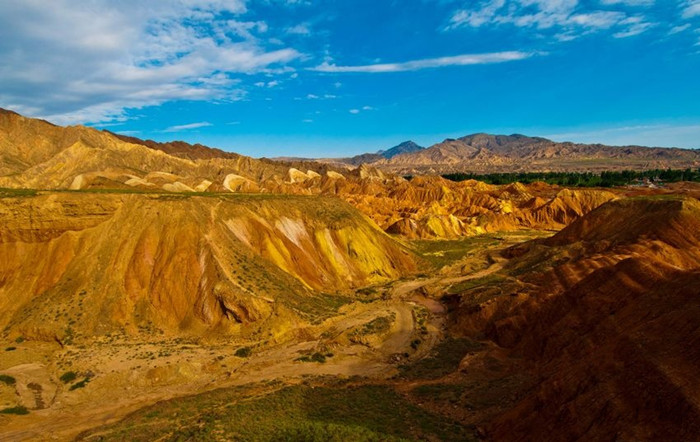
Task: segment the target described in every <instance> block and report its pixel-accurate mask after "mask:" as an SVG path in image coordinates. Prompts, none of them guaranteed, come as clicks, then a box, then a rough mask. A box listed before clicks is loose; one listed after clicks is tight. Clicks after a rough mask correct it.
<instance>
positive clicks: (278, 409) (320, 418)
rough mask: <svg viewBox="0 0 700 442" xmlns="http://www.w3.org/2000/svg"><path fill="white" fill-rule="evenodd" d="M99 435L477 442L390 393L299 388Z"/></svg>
mask: <svg viewBox="0 0 700 442" xmlns="http://www.w3.org/2000/svg"><path fill="white" fill-rule="evenodd" d="M242 393H243V394H242ZM94 431H95V433H98V434H99V435H100V437H101V438H102V439H101V440H106V441H109V440H125V439H128V440H133V441H146V440H148V441H150V440H156V439H163V440H197V441H199V440H202V441H203V440H213V439H222V440H223V439H225V440H246V441H270V440H304V441H327V440H329V441H345V440H363V441H397V440H473V431H472V430H471V429H470V428H467V427H465V426H462V425H460V424H459V423H457V422H454V421H451V420H448V419H445V418H444V417H441V416H438V415H435V414H432V413H429V412H427V411H425V410H423V409H421V408H419V407H417V406H416V405H414V404H412V403H411V402H409V401H408V400H406V399H405V398H404V397H402V396H401V395H399V394H398V393H396V392H395V391H394V390H393V389H392V388H391V387H388V386H360V387H344V386H337V387H326V386H322V387H318V386H317V387H311V386H308V385H296V386H290V387H286V388H283V389H281V390H278V391H276V392H273V393H270V394H267V395H264V396H262V397H260V396H257V397H250V396H248V397H246V394H245V393H244V390H241V388H234V389H226V390H218V391H214V392H211V393H207V394H203V395H197V396H193V397H189V398H182V399H175V400H172V401H168V402H163V403H160V404H156V405H154V406H152V407H149V409H146V410H143V411H140V412H138V413H134V414H132V415H131V416H129V417H128V418H126V419H125V420H123V421H121V422H119V423H117V424H115V425H112V426H110V427H106V428H100V429H96V430H94ZM86 436H89V435H83V437H86Z"/></svg>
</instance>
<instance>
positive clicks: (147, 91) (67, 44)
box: [0, 0, 300, 124]
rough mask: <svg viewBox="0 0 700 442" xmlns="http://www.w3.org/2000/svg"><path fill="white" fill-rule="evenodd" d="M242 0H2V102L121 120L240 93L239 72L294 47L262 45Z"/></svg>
mask: <svg viewBox="0 0 700 442" xmlns="http://www.w3.org/2000/svg"><path fill="white" fill-rule="evenodd" d="M245 12H246V4H245V1H244V0H180V1H168V0H152V1H149V2H142V1H139V0H123V1H120V2H110V1H108V0H93V1H92V2H90V3H87V4H84V5H81V6H80V7H77V6H76V4H75V2H73V1H70V0H52V1H51V2H45V1H43V0H5V1H3V2H2V14H0V58H1V59H2V60H3V62H2V63H1V64H0V84H1V85H2V87H1V88H0V107H10V108H14V109H15V110H18V111H22V112H25V113H27V114H28V115H30V116H37V117H42V118H46V119H49V120H51V121H54V122H56V123H59V124H71V123H86V122H99V121H103V122H104V121H111V120H115V119H116V120H119V119H123V118H125V117H126V112H125V109H137V108H141V107H144V106H151V105H159V104H162V103H164V102H167V101H172V100H239V99H241V98H242V97H243V96H244V95H245V88H244V87H242V85H240V78H245V77H244V75H246V74H252V73H258V72H272V73H274V72H277V71H282V70H283V68H284V67H285V66H286V64H288V63H290V62H292V61H293V60H296V59H297V58H299V57H300V54H299V53H298V52H297V51H296V50H294V49H292V48H280V49H276V50H267V49H266V47H265V46H266V45H265V42H264V39H263V38H262V37H264V36H265V35H266V33H267V31H268V29H267V24H266V23H264V22H259V21H258V22H249V21H243V20H234V19H232V18H231V17H236V18H238V17H240V14H243V13H245Z"/></svg>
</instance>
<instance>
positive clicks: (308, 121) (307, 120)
mask: <svg viewBox="0 0 700 442" xmlns="http://www.w3.org/2000/svg"><path fill="white" fill-rule="evenodd" d="M301 122H302V123H313V122H314V120H312V119H310V118H307V119H305V120H301Z"/></svg>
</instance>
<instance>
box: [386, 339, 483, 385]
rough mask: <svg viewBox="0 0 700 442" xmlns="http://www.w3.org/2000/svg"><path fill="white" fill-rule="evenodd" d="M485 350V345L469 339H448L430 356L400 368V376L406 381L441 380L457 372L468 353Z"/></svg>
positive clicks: (436, 347)
mask: <svg viewBox="0 0 700 442" xmlns="http://www.w3.org/2000/svg"><path fill="white" fill-rule="evenodd" d="M416 347H417V345H416ZM483 348H484V344H482V343H480V342H477V341H473V340H471V339H468V338H458V339H456V338H447V339H445V340H444V341H442V342H440V343H439V344H438V345H436V346H435V348H434V349H433V352H432V353H431V354H430V356H428V357H426V358H423V359H421V360H419V361H416V362H414V363H410V364H406V365H402V366H400V367H399V375H398V376H400V377H402V378H406V379H439V378H441V377H443V376H446V375H448V374H450V373H453V372H455V371H456V370H457V369H458V368H459V363H460V361H461V360H462V358H464V356H466V354H467V353H469V352H473V351H478V350H481V349H483Z"/></svg>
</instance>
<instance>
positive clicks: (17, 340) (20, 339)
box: [15, 336, 24, 344]
mask: <svg viewBox="0 0 700 442" xmlns="http://www.w3.org/2000/svg"><path fill="white" fill-rule="evenodd" d="M15 342H16V343H18V344H21V343H22V342H24V337H22V336H20V337H18V338H17V339H15Z"/></svg>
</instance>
